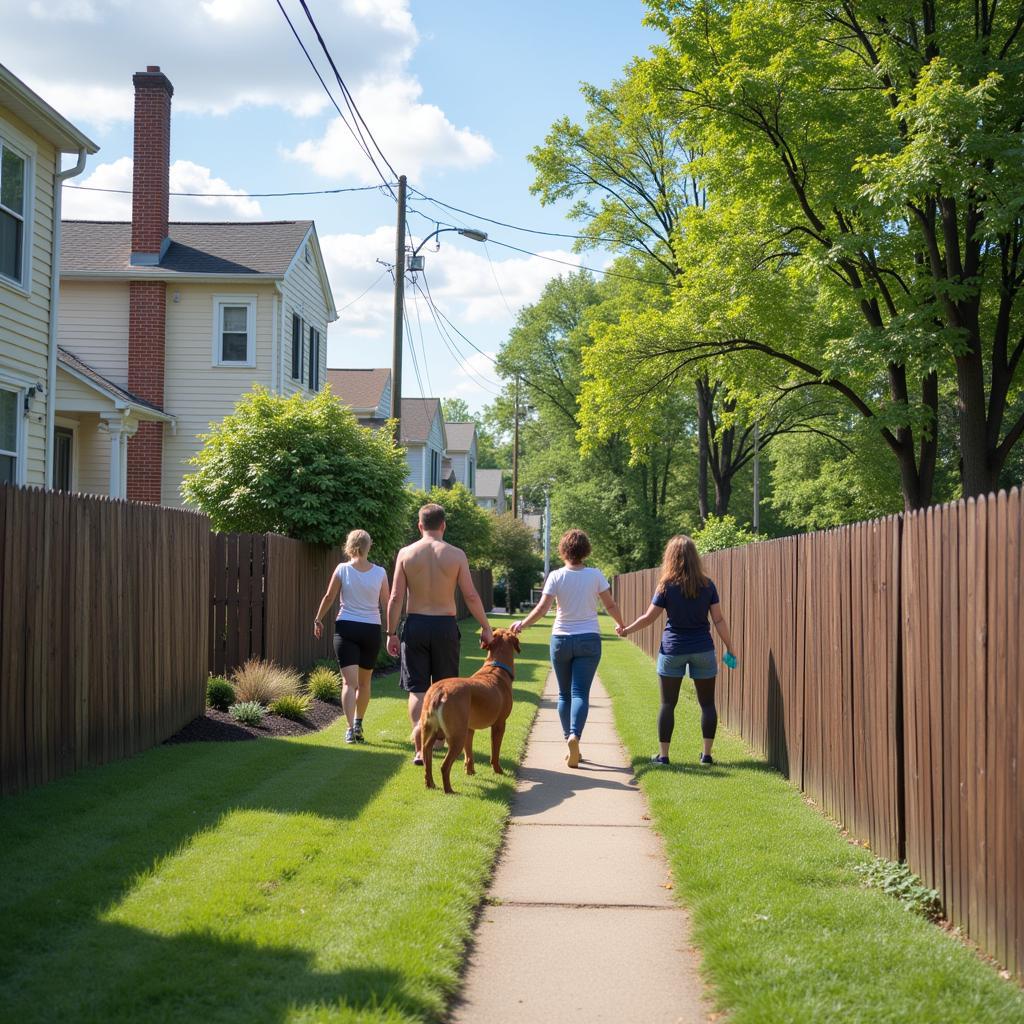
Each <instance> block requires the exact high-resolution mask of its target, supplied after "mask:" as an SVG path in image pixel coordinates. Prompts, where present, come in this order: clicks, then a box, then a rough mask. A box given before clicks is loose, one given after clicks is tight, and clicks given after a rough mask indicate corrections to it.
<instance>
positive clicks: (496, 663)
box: [484, 658, 516, 679]
mask: <svg viewBox="0 0 1024 1024" xmlns="http://www.w3.org/2000/svg"><path fill="white" fill-rule="evenodd" d="M488 665H494V667H495V668H503V669H504V670H505V671H506V672H507V673H508V674H509V675H510V676H511V677H512V678H513V679H515V677H516V674H515V672H513V671H512V666H511V665H506V664H505V663H504V662H503V661H495V660H494V659H493V658H492V659H491V660H490V661H488V662H485V663H484V668H487V666H488Z"/></svg>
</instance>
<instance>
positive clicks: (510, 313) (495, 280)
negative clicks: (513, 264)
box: [484, 241, 516, 320]
mask: <svg viewBox="0 0 1024 1024" xmlns="http://www.w3.org/2000/svg"><path fill="white" fill-rule="evenodd" d="M484 252H485V253H486V254H487V263H488V265H489V266H490V268H491V277H493V278H494V283H495V284H496V285H497V287H498V294H499V295H500V296H501V301H502V302H504V303H505V309H507V310H508V315H509V316H510V317H512V319H513V320H515V318H516V315H515V313H513V312H512V307H511V306H510V305H509V304H508V299H506V298H505V291H504V289H503V288H502V287H501V282H500V281H499V280H498V273H497V271H496V270H495V269H494V260H492V259H491V250H490V249H489V248H488V247H487V242H486V241H485V242H484Z"/></svg>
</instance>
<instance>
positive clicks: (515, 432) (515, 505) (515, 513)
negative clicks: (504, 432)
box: [512, 373, 519, 519]
mask: <svg viewBox="0 0 1024 1024" xmlns="http://www.w3.org/2000/svg"><path fill="white" fill-rule="evenodd" d="M515 393H516V405H515V413H514V416H515V419H514V420H513V423H514V426H513V427H512V518H513V519H518V518H519V374H518V373H517V374H516V392H515Z"/></svg>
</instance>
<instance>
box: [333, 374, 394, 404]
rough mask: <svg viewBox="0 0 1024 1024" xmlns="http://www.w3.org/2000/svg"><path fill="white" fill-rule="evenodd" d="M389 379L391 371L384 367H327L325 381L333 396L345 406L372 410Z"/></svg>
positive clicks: (378, 402)
mask: <svg viewBox="0 0 1024 1024" xmlns="http://www.w3.org/2000/svg"><path fill="white" fill-rule="evenodd" d="M390 380H391V371H390V370H388V369H386V368H381V369H373V370H348V369H340V368H336V369H333V370H332V369H331V368H330V367H328V368H327V383H328V384H330V385H331V392H332V393H333V394H334V397H335V398H340V399H341V400H342V401H343V402H344V403H345V404H346V405H347V406H349V407H351V408H352V409H355V410H357V411H359V410H364V409H365V410H374V409H376V408H377V406H378V405H380V399H381V395H383V394H384V389H385V388H386V387H387V386H388V382H389V381H390Z"/></svg>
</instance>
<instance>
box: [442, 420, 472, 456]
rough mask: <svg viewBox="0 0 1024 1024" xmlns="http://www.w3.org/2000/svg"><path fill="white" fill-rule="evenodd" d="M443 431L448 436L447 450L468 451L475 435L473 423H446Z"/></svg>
mask: <svg viewBox="0 0 1024 1024" xmlns="http://www.w3.org/2000/svg"><path fill="white" fill-rule="evenodd" d="M444 432H445V434H446V435H447V437H448V451H450V452H468V451H469V449H470V448H472V447H473V438H474V437H475V436H476V424H475V423H446V424H445V425H444Z"/></svg>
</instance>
